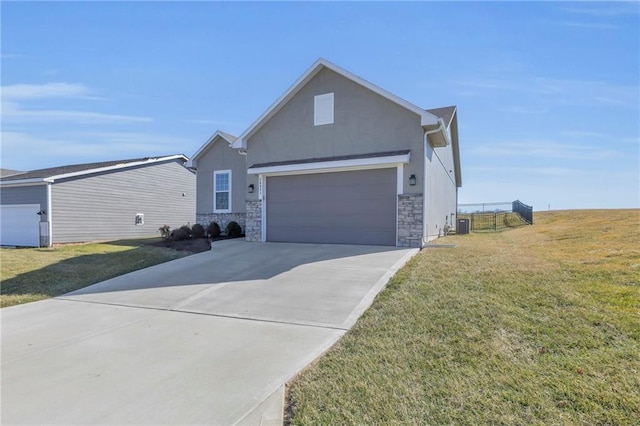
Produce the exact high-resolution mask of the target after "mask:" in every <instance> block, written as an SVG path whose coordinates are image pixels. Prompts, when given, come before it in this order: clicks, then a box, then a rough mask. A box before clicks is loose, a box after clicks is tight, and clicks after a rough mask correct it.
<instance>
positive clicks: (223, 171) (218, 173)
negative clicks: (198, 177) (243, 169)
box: [213, 170, 232, 213]
mask: <svg viewBox="0 0 640 426" xmlns="http://www.w3.org/2000/svg"><path fill="white" fill-rule="evenodd" d="M223 174H228V175H229V190H228V192H229V208H228V209H218V208H217V206H216V193H217V191H216V176H218V175H223ZM231 182H232V174H231V170H216V171H214V172H213V212H214V213H231V209H232V206H231V200H232V192H231V188H232V183H231ZM220 192H227V191H220Z"/></svg>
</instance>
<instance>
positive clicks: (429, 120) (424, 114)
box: [232, 58, 438, 149]
mask: <svg viewBox="0 0 640 426" xmlns="http://www.w3.org/2000/svg"><path fill="white" fill-rule="evenodd" d="M323 69H329V70H331V71H333V72H335V73H337V74H339V75H341V76H342V77H344V78H347V79H349V80H351V81H353V82H354V83H356V84H359V85H360V86H363V87H365V88H367V89H369V90H371V91H372V92H374V93H376V94H378V95H380V96H382V97H384V98H386V99H388V100H390V101H391V102H394V103H396V104H398V105H400V106H401V107H403V108H405V109H407V110H409V111H412V112H414V113H416V114H417V115H418V116H419V117H420V123H421V125H422V126H431V125H437V124H438V120H437V119H438V117H436V116H435V115H434V114H432V113H430V112H429V111H426V110H424V109H422V108H420V107H418V106H416V105H414V104H412V103H411V102H408V101H406V100H404V99H402V98H400V97H399V96H396V95H394V94H393V93H391V92H388V91H386V90H384V89H382V88H381V87H378V86H376V85H375V84H373V83H370V82H368V81H367V80H365V79H363V78H360V77H358V76H357V75H355V74H353V73H351V72H349V71H347V70H345V69H344V68H341V67H339V66H337V65H335V64H333V63H331V62H329V61H328V60H326V59H324V58H319V59H318V60H317V61H315V62H314V63H313V65H311V67H310V68H309V69H307V71H305V72H304V73H303V74H302V75H301V76H300V78H298V80H296V82H295V83H293V85H292V86H291V87H290V88H289V89H288V90H287V91H286V92H285V93H284V94H283V95H282V96H280V97H279V98H278V99H277V100H276V101H275V103H273V105H271V106H270V107H269V108H268V109H267V110H266V111H265V112H264V113H263V114H262V115H261V116H260V117H258V119H257V120H256V121H254V122H253V124H251V126H249V128H248V129H247V130H245V131H244V132H243V133H242V134H241V135H240V136H238V138H237V139H236V140H235V141H234V142H233V145H232V146H233V148H243V149H244V148H246V147H247V139H249V138H250V137H251V136H252V135H253V134H254V133H256V132H257V131H258V130H259V129H260V128H261V127H262V126H263V125H264V124H265V123H266V122H267V121H269V119H271V117H273V116H274V115H275V114H276V113H277V112H278V111H279V110H280V109H281V108H282V107H283V106H284V105H285V104H286V103H287V102H288V101H289V100H290V99H291V98H293V96H295V94H296V93H298V92H299V91H300V89H302V88H303V87H304V86H305V84H307V83H308V82H309V81H310V80H311V79H312V78H313V77H315V76H316V75H317V74H318V73H319V72H320V71H322V70H323Z"/></svg>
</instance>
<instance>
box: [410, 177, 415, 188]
mask: <svg viewBox="0 0 640 426" xmlns="http://www.w3.org/2000/svg"><path fill="white" fill-rule="evenodd" d="M409 185H411V186H415V185H416V175H411V176H409Z"/></svg>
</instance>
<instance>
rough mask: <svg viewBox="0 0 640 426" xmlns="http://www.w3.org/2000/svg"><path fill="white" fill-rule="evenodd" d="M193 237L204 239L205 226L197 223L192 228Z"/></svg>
mask: <svg viewBox="0 0 640 426" xmlns="http://www.w3.org/2000/svg"><path fill="white" fill-rule="evenodd" d="M191 236H192V237H193V238H203V237H204V226H202V225H200V224H199V223H196V224H195V225H193V226H192V227H191Z"/></svg>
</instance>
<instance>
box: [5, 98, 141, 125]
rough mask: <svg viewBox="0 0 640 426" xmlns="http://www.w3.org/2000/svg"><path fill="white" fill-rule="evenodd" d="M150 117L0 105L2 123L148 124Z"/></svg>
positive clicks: (8, 104) (9, 103)
mask: <svg viewBox="0 0 640 426" xmlns="http://www.w3.org/2000/svg"><path fill="white" fill-rule="evenodd" d="M151 121H153V120H152V119H151V118H150V117H140V116H132V115H122V114H106V113H101V112H91V111H75V110H63V109H42V110H36V109H24V108H21V107H20V106H18V105H17V104H15V103H11V102H3V103H2V123H3V125H6V124H8V123H43V122H49V123H50V122H73V123H75V124H100V123H105V124H106V123H148V122H151Z"/></svg>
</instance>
